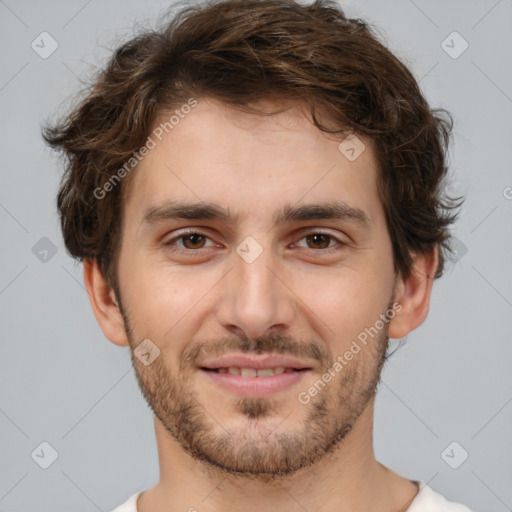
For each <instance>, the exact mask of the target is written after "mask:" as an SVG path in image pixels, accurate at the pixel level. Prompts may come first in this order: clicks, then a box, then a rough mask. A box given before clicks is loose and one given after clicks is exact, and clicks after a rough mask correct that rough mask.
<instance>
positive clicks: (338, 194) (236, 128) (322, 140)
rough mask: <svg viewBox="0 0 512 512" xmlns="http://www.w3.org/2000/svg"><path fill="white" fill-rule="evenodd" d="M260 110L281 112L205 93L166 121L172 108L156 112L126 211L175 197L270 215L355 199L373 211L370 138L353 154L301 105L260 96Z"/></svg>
mask: <svg viewBox="0 0 512 512" xmlns="http://www.w3.org/2000/svg"><path fill="white" fill-rule="evenodd" d="M258 108H259V109H260V110H262V109H263V110H265V111H266V112H275V111H276V110H278V111H279V112H278V113H273V114H271V115H259V114H255V113H248V112H245V111H241V110H239V109H237V108H234V107H231V106H228V105H226V104H224V103H221V102H217V101H214V100H210V99H203V100H200V101H198V102H197V105H196V106H195V107H194V108H191V109H190V110H189V112H188V113H187V114H182V115H181V116H180V117H179V118H178V117H177V116H174V123H173V124H172V126H171V125H170V124H169V123H167V125H165V124H164V123H166V122H168V121H169V119H170V117H171V115H172V113H170V114H168V113H165V114H162V115H161V116H160V118H159V119H158V120H157V121H156V122H155V125H154V130H153V134H154V133H155V130H158V128H159V127H160V130H159V131H158V132H157V133H159V134H160V139H161V140H160V139H159V138H158V137H156V136H154V135H151V137H152V139H153V140H154V142H155V145H154V147H153V148H152V149H151V150H150V151H149V153H148V154H147V156H145V158H144V159H143V160H142V161H141V162H140V164H139V165H138V167H137V169H136V170H135V171H134V176H132V178H133V179H132V183H131V184H130V187H129V193H128V194H127V197H126V200H125V203H124V210H125V211H126V212H128V213H129V212H137V213H138V215H139V216H140V215H141V214H142V212H143V211H146V210H147V208H148V207H151V206H155V205H157V204H159V203H163V202H165V201H168V200H169V199H173V200H174V199H177V200H189V201H190V200H194V201H196V202H197V201H205V202H212V203H217V204H225V205H226V206H228V207H229V208H230V209H231V210H233V209H234V213H237V214H241V215H244V213H245V214H247V215H249V216H253V217H254V216H261V217H263V216H265V215H266V214H267V213H268V216H269V217H272V216H273V215H275V211H277V210H279V209H281V206H282V205H283V204H290V203H294V202H298V201H301V200H304V201H310V202H316V203H318V201H319V200H322V201H330V202H334V201H338V200H343V201H345V202H346V203H347V204H350V203H354V202H359V204H358V205H355V204H353V206H358V207H361V208H364V207H366V210H368V212H367V213H368V216H369V217H370V218H371V217H372V215H374V214H376V213H377V212H376V211H374V210H375V205H372V203H374V202H375V200H376V199H377V200H378V197H377V188H376V177H377V169H376V161H375V158H374V153H373V148H372V145H371V141H369V140H366V139H364V140H363V139H362V138H361V137H359V138H358V139H357V141H358V143H359V145H357V141H355V142H356V145H357V147H356V148H355V149H356V151H358V152H359V151H361V148H364V150H363V151H362V152H361V153H360V155H359V156H358V157H357V158H356V159H354V160H351V159H349V158H347V155H348V156H351V154H350V153H348V154H347V153H343V151H340V141H341V140H342V139H343V136H342V135H337V136H336V135H332V134H326V133H325V132H322V131H321V130H319V129H318V128H317V127H316V126H314V124H313V123H312V121H311V119H310V116H309V115H308V114H309V112H308V110H307V107H306V106H304V105H301V104H291V103H288V104H284V103H276V102H271V101H266V102H261V103H259V104H258ZM176 121H177V122H176ZM162 126H164V128H165V127H166V129H164V130H162V128H161V127H162ZM345 136H346V134H345ZM365 146H366V147H365ZM352 153H353V152H352ZM244 210H245V212H244ZM271 210H272V211H271Z"/></svg>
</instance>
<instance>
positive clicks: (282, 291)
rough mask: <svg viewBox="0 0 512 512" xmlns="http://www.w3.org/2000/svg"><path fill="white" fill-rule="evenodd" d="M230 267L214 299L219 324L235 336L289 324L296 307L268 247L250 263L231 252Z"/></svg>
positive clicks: (284, 328)
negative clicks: (215, 299)
mask: <svg viewBox="0 0 512 512" xmlns="http://www.w3.org/2000/svg"><path fill="white" fill-rule="evenodd" d="M232 264H233V268H232V270H231V272H229V273H228V275H227V276H226V278H225V279H224V280H223V281H224V282H223V283H222V288H221V290H220V297H219V300H218V302H217V308H216V312H217V318H218V321H219V323H220V324H221V325H222V326H223V327H224V328H225V329H226V330H228V331H229V332H230V333H232V334H235V335H237V336H245V337H248V338H257V337H259V336H264V335H266V334H269V332H270V331H274V330H276V329H279V330H280V331H284V332H286V331H287V330H288V329H289V327H290V326H291V325H292V323H293V320H294V315H295V314H296V313H295V312H296V310H297V308H296V307H295V306H294V302H293V298H294V295H293V293H292V292H291V291H290V289H289V288H288V287H287V286H286V283H285V276H284V275H280V274H282V272H280V268H281V267H280V265H279V262H278V261H277V257H274V256H273V255H272V253H271V250H270V249H265V250H263V252H262V253H261V254H260V255H259V257H258V258H257V259H256V260H254V261H252V262H251V263H249V262H247V261H246V260H244V259H243V258H242V257H241V256H239V255H238V254H237V253H233V261H232Z"/></svg>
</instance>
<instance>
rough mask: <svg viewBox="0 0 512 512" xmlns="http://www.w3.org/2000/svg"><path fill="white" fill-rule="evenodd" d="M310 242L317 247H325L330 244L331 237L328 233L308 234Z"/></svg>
mask: <svg viewBox="0 0 512 512" xmlns="http://www.w3.org/2000/svg"><path fill="white" fill-rule="evenodd" d="M307 240H308V243H312V244H314V245H316V247H320V248H321V249H324V248H325V247H327V246H328V245H329V237H328V236H327V235H322V234H318V233H317V234H315V235H308V236H307Z"/></svg>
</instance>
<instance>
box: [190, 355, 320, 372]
mask: <svg viewBox="0 0 512 512" xmlns="http://www.w3.org/2000/svg"><path fill="white" fill-rule="evenodd" d="M199 367H200V368H208V369H212V370H213V369H217V368H230V367H237V368H254V369H256V370H261V369H263V368H279V367H283V368H294V369H296V370H303V369H306V368H307V369H309V368H312V364H310V363H308V362H307V361H302V360H300V359H298V358H295V357H292V356H283V355H278V354H251V355H250V354H227V355H225V356H222V357H219V358H216V359H207V360H205V361H203V362H202V363H201V364H200V365H199Z"/></svg>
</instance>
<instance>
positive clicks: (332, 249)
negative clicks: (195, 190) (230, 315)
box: [164, 231, 348, 254]
mask: <svg viewBox="0 0 512 512" xmlns="http://www.w3.org/2000/svg"><path fill="white" fill-rule="evenodd" d="M190 235H200V236H202V237H204V238H206V239H208V240H211V238H210V237H209V236H208V235H206V234H205V233H201V232H200V231H187V232H182V233H181V234H179V235H178V236H175V237H174V238H171V239H170V240H168V241H167V242H165V243H164V245H165V246H166V247H167V248H169V249H170V250H171V251H173V252H182V253H199V254H200V253H201V252H202V251H203V250H208V249H209V247H201V248H199V249H187V248H186V247H185V248H175V247H173V245H174V243H175V242H176V241H178V240H181V239H183V238H185V237H187V236H190ZM310 235H323V236H327V237H329V239H330V241H332V240H334V241H335V242H337V245H335V246H333V247H327V248H325V249H312V248H310V247H303V249H309V250H311V251H314V252H323V253H324V254H332V253H334V252H337V251H339V250H341V249H342V248H343V247H345V246H347V245H348V244H347V243H345V242H342V241H341V240H340V239H339V238H337V237H335V236H334V235H332V234H331V233H326V232H324V231H310V232H309V233H306V234H304V235H303V236H302V237H301V238H300V239H299V241H300V240H303V239H305V238H306V237H308V236H310ZM210 247H212V246H210Z"/></svg>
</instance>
